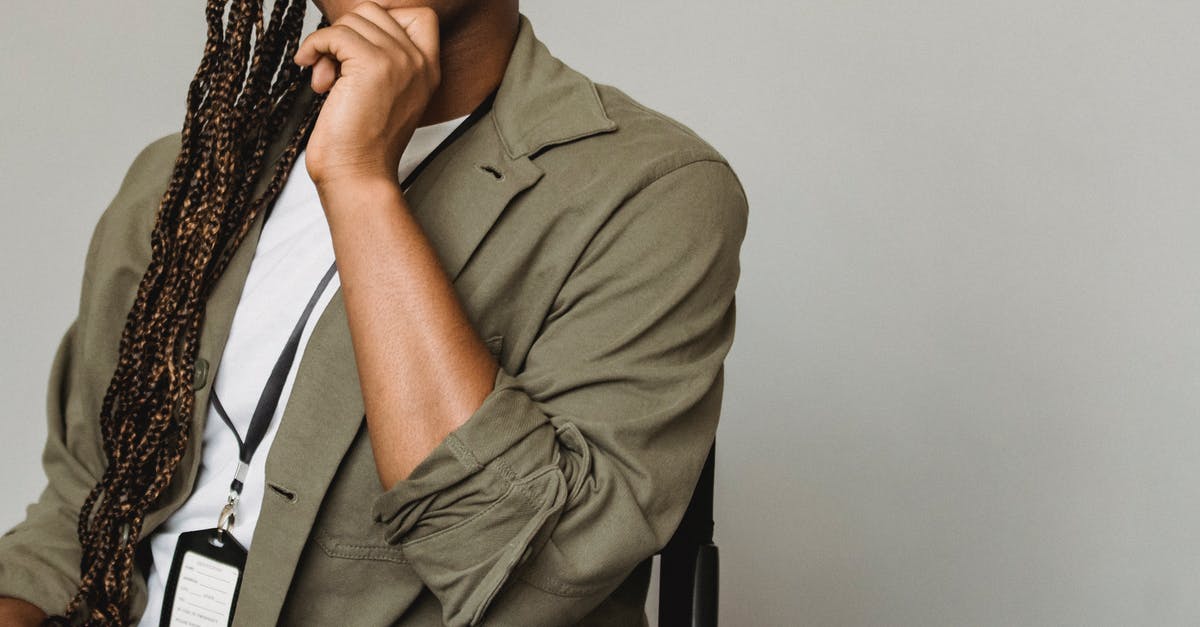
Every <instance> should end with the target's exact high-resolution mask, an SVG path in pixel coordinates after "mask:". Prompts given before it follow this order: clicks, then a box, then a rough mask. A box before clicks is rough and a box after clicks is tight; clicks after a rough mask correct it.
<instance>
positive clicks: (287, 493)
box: [267, 483, 296, 503]
mask: <svg viewBox="0 0 1200 627" xmlns="http://www.w3.org/2000/svg"><path fill="white" fill-rule="evenodd" d="M267 485H268V486H270V488H271V490H272V491H274V492H275V494H278V495H279V496H282V497H283V498H285V499H287V502H288V503H295V502H296V493H295V492H292V491H291V490H288V489H287V488H285V487H283V486H281V485H279V484H277V483H267Z"/></svg>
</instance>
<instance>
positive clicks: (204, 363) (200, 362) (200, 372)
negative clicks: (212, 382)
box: [192, 357, 208, 390]
mask: <svg viewBox="0 0 1200 627" xmlns="http://www.w3.org/2000/svg"><path fill="white" fill-rule="evenodd" d="M194 370H195V372H194V375H193V376H192V389H193V390H199V389H202V388H204V386H205V385H206V384H207V383H208V360H207V359H204V358H203V357H197V358H196V366H195V369H194Z"/></svg>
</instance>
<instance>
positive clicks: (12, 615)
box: [0, 597, 46, 626]
mask: <svg viewBox="0 0 1200 627" xmlns="http://www.w3.org/2000/svg"><path fill="white" fill-rule="evenodd" d="M44 620H46V613H45V612H43V611H42V608H40V607H38V606H36V605H34V604H32V603H30V602H28V601H23V600H21V599H14V598H12V597H0V625H15V626H20V625H30V626H35V625H40V624H42V621H44Z"/></svg>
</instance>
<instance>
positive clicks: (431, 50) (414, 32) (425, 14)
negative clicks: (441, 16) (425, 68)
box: [387, 7, 441, 63]
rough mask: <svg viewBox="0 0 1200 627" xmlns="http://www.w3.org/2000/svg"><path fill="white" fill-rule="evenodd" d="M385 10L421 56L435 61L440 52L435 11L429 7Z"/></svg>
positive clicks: (439, 37) (439, 38)
mask: <svg viewBox="0 0 1200 627" xmlns="http://www.w3.org/2000/svg"><path fill="white" fill-rule="evenodd" d="M387 12H388V15H390V16H392V19H394V20H396V23H397V24H399V25H400V27H401V28H403V29H404V32H405V34H407V35H408V38H409V40H410V41H412V43H413V45H415V46H416V47H417V49H418V50H420V52H421V56H423V57H425V59H426V60H428V61H432V62H435V63H436V62H437V60H438V59H439V58H440V57H439V56H438V55H440V54H441V52H440V42H441V36H440V33H439V32H438V18H437V13H436V12H434V10H433V9H430V8H429V7H414V8H410V9H388V10H387Z"/></svg>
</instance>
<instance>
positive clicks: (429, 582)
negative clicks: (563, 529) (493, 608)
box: [373, 367, 569, 625]
mask: <svg viewBox="0 0 1200 627" xmlns="http://www.w3.org/2000/svg"><path fill="white" fill-rule="evenodd" d="M517 459H520V460H522V463H519V464H518V463H515V460H517ZM510 460H513V461H510ZM530 462H533V463H534V466H533V467H532V468H529V463H530ZM559 464H560V456H559V455H558V454H556V444H555V430H554V427H553V426H552V425H551V424H550V422H549V420H548V419H547V417H546V415H545V414H544V413H543V412H542V410H541V409H540V408H539V407H538V406H537V405H536V404H535V403H534V402H533V400H532V399H531V398H530V397H529V395H528V393H526V391H525V390H524V389H522V388H521V386H520V384H519V383H518V382H517V380H516V379H515V378H514V377H513V376H511V375H509V374H508V372H507V371H505V370H504V368H503V367H500V368H499V369H498V371H497V373H496V379H495V385H494V388H493V390H492V392H491V393H490V394H489V395H488V396H487V397H486V398H485V399H484V401H483V403H482V404H481V405H480V407H479V408H478V409H477V410H476V412H475V413H474V414H473V415H472V416H471V417H470V418H469V419H468V420H467V422H465V423H463V425H461V426H460V427H459V428H458V429H457V430H455V431H454V432H453V433H451V434H450V435H449V436H447V437H446V439H445V440H443V441H442V443H441V444H439V445H438V447H437V448H435V449H434V450H433V452H431V453H430V455H429V456H428V457H427V458H426V459H425V460H423V461H422V462H421V464H420V465H418V466H417V468H416V469H414V470H413V472H412V474H411V475H410V476H409V477H408V478H407V479H405V480H402V481H399V482H397V484H396V485H395V486H394V487H392V488H391V489H390V490H388V491H386V492H384V493H383V494H381V495H380V496H379V497H377V498H376V500H375V502H374V507H373V515H374V518H375V520H376V521H377V522H380V523H383V524H384V528H385V540H386V541H387V542H388V543H390V544H393V545H397V546H399V547H400V549H401V551H402V552H403V554H404V556H405V558H406V559H407V560H408V561H409V564H410V565H411V566H412V568H413V570H414V571H416V573H417V575H418V576H419V577H420V578H421V580H422V581H423V582H424V583H425V585H426V586H428V587H429V588H430V590H431V591H432V592H433V593H434V595H435V596H437V597H438V599H439V600H440V601H441V603H442V606H443V619H444V620H445V621H446V623H447V624H448V625H475V624H478V622H479V621H480V620H481V619H482V617H483V613H484V611H485V610H486V609H487V607H488V605H489V604H490V603H491V601H492V599H493V598H494V597H495V596H496V594H497V593H498V592H499V591H500V588H501V586H502V585H503V584H504V583H505V582H506V581H507V580H508V578H509V576H510V575H511V573H512V572H513V570H514V569H515V568H516V567H517V566H519V565H520V564H521V563H523V562H524V561H526V560H527V559H529V557H530V556H532V555H534V554H536V553H537V552H538V551H539V550H540V549H541V547H542V546H543V545H544V544H545V542H546V540H548V539H549V537H550V533H551V532H552V531H553V530H554V528H555V525H556V524H557V522H558V518H559V516H560V515H561V513H562V511H563V509H564V507H565V505H566V503H567V495H568V491H569V490H568V488H567V483H566V479H565V477H564V474H563V470H562V468H561V467H560V465H559ZM526 468H529V469H528V470H526Z"/></svg>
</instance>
